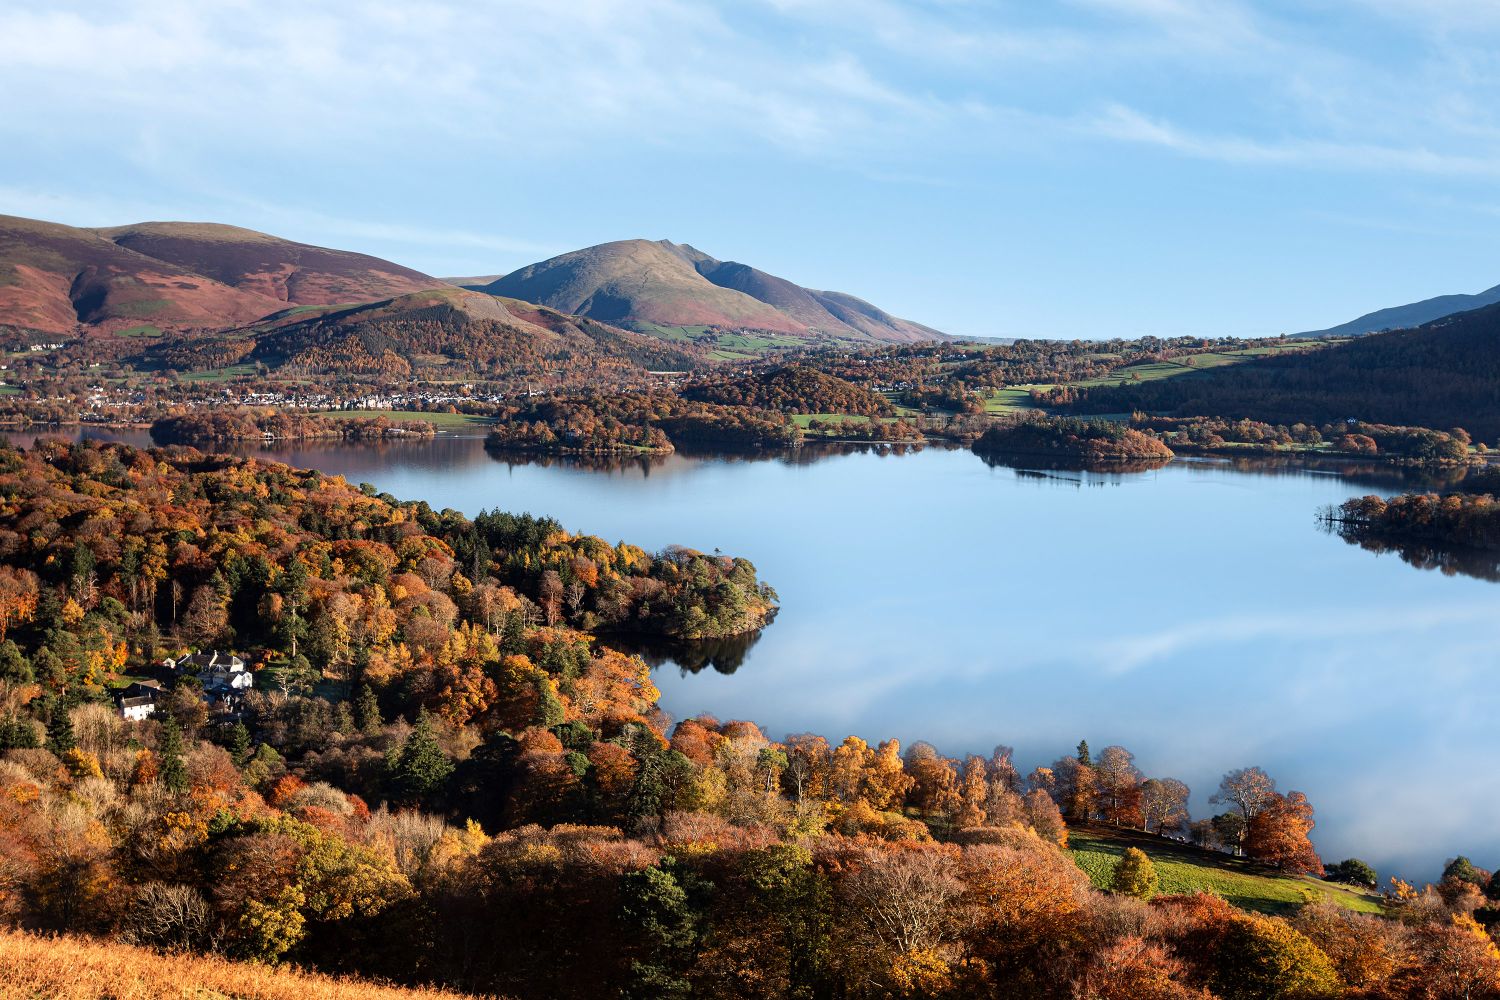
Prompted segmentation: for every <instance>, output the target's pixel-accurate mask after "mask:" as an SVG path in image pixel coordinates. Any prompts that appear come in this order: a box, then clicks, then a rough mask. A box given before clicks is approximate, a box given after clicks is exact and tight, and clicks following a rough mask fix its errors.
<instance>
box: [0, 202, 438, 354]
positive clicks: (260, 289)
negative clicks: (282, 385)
mask: <svg viewBox="0 0 1500 1000" xmlns="http://www.w3.org/2000/svg"><path fill="white" fill-rule="evenodd" d="M442 285H443V282H441V281H439V280H438V279H437V278H433V277H430V276H428V275H425V274H422V273H421V272H419V271H413V270H412V269H410V268H407V267H402V266H401V265H399V264H392V263H391V262H390V261H385V260H381V259H379V258H377V257H370V256H367V255H365V254H359V253H350V252H348V251H344V250H329V249H325V248H323V247H315V246H310V245H308V244H306V243H296V242H293V241H291V240H284V239H280V238H279V237H275V236H269V235H267V234H265V233H257V232H254V231H252V230H249V229H239V228H236V227H234V226H224V225H218V224H215V223H194V222H145V223H140V224H137V225H132V226H118V227H114V228H110V229H81V228H78V227H74V226H64V225H59V224H57V223H53V222H42V221H39V220H35V219H22V218H17V217H14V216H0V326H15V327H21V328H23V329H30V330H38V331H42V332H46V333H57V334H68V333H72V332H74V331H76V330H78V329H80V327H92V328H99V329H105V330H118V329H124V328H129V327H136V326H142V325H151V326H155V327H158V328H167V329H179V330H181V329H190V328H224V327H234V326H239V325H241V324H244V323H248V322H251V321H253V320H256V319H259V318H261V317H263V316H267V315H269V314H271V313H274V312H276V311H277V310H278V309H282V308H284V307H286V306H287V305H331V304H336V303H347V302H367V301H370V300H372V299H388V298H391V297H392V296H396V295H403V294H406V293H409V292H414V291H419V290H422V289H428V288H435V287H439V286H442Z"/></svg>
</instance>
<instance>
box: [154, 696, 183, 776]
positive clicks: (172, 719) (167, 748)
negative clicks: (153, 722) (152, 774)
mask: <svg viewBox="0 0 1500 1000" xmlns="http://www.w3.org/2000/svg"><path fill="white" fill-rule="evenodd" d="M182 754H183V745H182V726H181V725H179V724H178V722H177V717H176V716H175V715H173V714H172V713H171V712H167V713H165V714H164V715H163V716H162V720H161V737H160V739H159V740H158V741H157V745H156V755H157V756H158V757H160V758H161V761H160V763H159V764H158V765H157V767H158V771H157V775H156V776H157V780H158V781H160V782H161V783H162V785H163V786H164V787H165V788H166V789H167V790H168V791H172V792H179V793H180V792H185V791H187V790H188V773H187V765H186V764H184V763H183V761H182Z"/></svg>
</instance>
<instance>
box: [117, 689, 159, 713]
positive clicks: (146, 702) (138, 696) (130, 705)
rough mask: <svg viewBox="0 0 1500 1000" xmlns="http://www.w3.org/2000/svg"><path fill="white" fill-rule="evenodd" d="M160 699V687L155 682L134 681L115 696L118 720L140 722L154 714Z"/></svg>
mask: <svg viewBox="0 0 1500 1000" xmlns="http://www.w3.org/2000/svg"><path fill="white" fill-rule="evenodd" d="M161 697H162V691H161V685H160V684H158V683H156V681H134V682H132V683H130V684H128V685H126V686H125V687H123V688H121V689H120V690H119V691H118V692H117V693H116V694H115V705H116V706H117V707H118V708H119V710H120V718H122V719H125V720H126V721H127V722H140V721H142V720H143V719H146V718H148V717H150V716H152V715H155V714H156V703H157V702H159V701H160V700H161Z"/></svg>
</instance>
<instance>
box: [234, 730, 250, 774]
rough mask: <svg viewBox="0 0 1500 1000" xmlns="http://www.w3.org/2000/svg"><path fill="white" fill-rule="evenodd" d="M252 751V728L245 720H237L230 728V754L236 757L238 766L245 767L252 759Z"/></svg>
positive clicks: (235, 761)
mask: <svg viewBox="0 0 1500 1000" xmlns="http://www.w3.org/2000/svg"><path fill="white" fill-rule="evenodd" d="M250 752H251V744H250V730H249V729H247V728H246V727H245V723H244V722H243V721H240V722H236V723H235V724H234V727H233V728H232V729H230V730H229V755H230V756H231V757H233V758H234V763H235V765H236V766H238V767H244V766H245V765H246V764H247V763H249V761H250Z"/></svg>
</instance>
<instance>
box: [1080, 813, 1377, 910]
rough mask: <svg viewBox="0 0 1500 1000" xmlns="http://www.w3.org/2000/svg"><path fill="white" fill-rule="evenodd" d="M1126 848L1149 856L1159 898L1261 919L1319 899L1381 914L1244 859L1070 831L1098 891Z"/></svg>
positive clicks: (1351, 892) (1101, 832)
mask: <svg viewBox="0 0 1500 1000" xmlns="http://www.w3.org/2000/svg"><path fill="white" fill-rule="evenodd" d="M1130 847H1139V848H1140V849H1141V850H1143V851H1145V852H1146V854H1147V855H1149V856H1150V858H1151V862H1152V863H1153V864H1154V865H1155V866H1156V874H1157V875H1158V877H1160V879H1161V888H1160V890H1159V891H1160V892H1161V893H1162V894H1163V895H1169V894H1176V893H1192V892H1212V893H1214V894H1215V895H1218V896H1222V897H1223V898H1224V899H1225V900H1226V901H1227V902H1230V903H1233V904H1234V905H1235V906H1238V907H1241V908H1242V909H1246V910H1255V911H1258V912H1260V913H1287V912H1290V911H1292V910H1295V909H1297V908H1298V907H1299V906H1301V905H1303V904H1304V903H1308V902H1313V901H1315V900H1317V899H1319V898H1320V897H1321V898H1327V899H1330V900H1332V901H1333V902H1335V903H1337V904H1338V905H1339V906H1342V907H1344V908H1346V909H1350V910H1356V911H1358V912H1361V913H1380V912H1382V907H1381V903H1380V898H1379V897H1378V896H1375V895H1367V894H1364V893H1361V892H1360V891H1358V890H1356V889H1353V888H1351V887H1349V886H1344V885H1337V884H1335V883H1332V882H1325V881H1323V880H1322V879H1317V878H1310V877H1307V876H1302V875H1286V874H1282V873H1281V872H1278V871H1275V870H1274V869H1270V868H1266V867H1264V866H1262V865H1258V864H1256V863H1254V862H1252V861H1248V860H1246V859H1244V858H1235V857H1231V856H1230V855H1227V854H1220V853H1219V852H1217V851H1206V850H1203V849H1202V848H1199V847H1193V846H1191V845H1188V844H1179V843H1177V842H1176V841H1173V840H1167V839H1165V838H1162V837H1153V836H1150V835H1149V834H1144V833H1137V832H1135V831H1131V830H1116V829H1113V828H1109V827H1098V826H1079V827H1070V828H1069V829H1068V850H1069V852H1070V853H1071V854H1072V855H1073V860H1074V861H1075V862H1077V864H1078V867H1079V868H1082V869H1083V870H1084V872H1085V873H1087V874H1088V876H1089V878H1090V880H1092V881H1093V883H1094V885H1096V886H1098V887H1099V888H1101V889H1106V888H1108V887H1109V880H1110V876H1111V875H1113V874H1114V867H1115V863H1116V862H1117V861H1118V860H1119V859H1120V856H1121V855H1122V854H1124V853H1125V851H1126V849H1127V848H1130Z"/></svg>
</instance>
